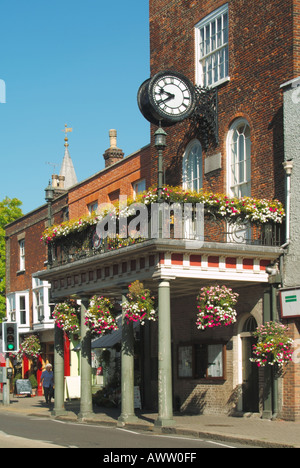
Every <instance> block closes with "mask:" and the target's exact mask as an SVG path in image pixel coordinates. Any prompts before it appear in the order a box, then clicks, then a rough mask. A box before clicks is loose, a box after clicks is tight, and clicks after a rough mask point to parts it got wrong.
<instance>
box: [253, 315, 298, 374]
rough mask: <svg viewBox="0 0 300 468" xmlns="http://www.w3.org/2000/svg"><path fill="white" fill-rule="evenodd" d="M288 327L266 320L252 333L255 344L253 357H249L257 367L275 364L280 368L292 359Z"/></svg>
mask: <svg viewBox="0 0 300 468" xmlns="http://www.w3.org/2000/svg"><path fill="white" fill-rule="evenodd" d="M288 330H289V329H288V327H287V326H285V325H283V324H281V323H278V322H267V323H266V324H264V325H261V326H260V327H258V328H257V330H256V331H255V332H254V333H253V336H254V337H255V338H257V344H255V345H253V355H254V357H253V358H251V359H250V361H251V362H255V363H256V364H257V365H258V367H265V366H267V365H269V366H276V367H278V368H279V370H280V369H282V368H283V366H284V364H287V363H288V362H290V361H291V360H292V354H293V351H292V345H293V340H292V339H291V338H289V336H288Z"/></svg>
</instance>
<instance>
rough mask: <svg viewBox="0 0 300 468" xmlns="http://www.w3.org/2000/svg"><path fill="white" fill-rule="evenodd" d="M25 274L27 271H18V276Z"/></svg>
mask: <svg viewBox="0 0 300 468" xmlns="http://www.w3.org/2000/svg"><path fill="white" fill-rule="evenodd" d="M25 273H26V270H18V271H17V273H16V275H17V276H20V275H24V274H25Z"/></svg>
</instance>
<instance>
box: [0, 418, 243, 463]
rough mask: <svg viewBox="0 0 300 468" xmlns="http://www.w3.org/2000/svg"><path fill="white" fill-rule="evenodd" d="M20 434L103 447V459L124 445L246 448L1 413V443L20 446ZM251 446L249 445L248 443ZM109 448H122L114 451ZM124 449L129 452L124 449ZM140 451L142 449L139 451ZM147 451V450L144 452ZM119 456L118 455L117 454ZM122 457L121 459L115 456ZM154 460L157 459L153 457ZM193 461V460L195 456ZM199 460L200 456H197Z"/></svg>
mask: <svg viewBox="0 0 300 468" xmlns="http://www.w3.org/2000/svg"><path fill="white" fill-rule="evenodd" d="M8 435H10V436H17V437H22V438H25V439H27V447H28V448H31V447H37V444H36V441H40V442H47V443H48V444H53V448H56V447H57V446H59V447H65V448H100V449H103V451H102V455H101V456H103V457H105V456H106V457H108V458H107V459H106V460H104V459H103V461H107V462H111V461H113V460H112V457H113V456H114V455H113V454H114V453H118V454H119V453H120V449H147V448H148V449H159V451H160V453H161V449H176V451H174V450H172V451H171V453H173V454H174V453H177V452H178V451H179V452H180V450H181V449H182V450H183V453H195V454H197V453H198V450H200V449H201V448H243V446H242V445H239V444H235V443H226V442H224V443H222V442H217V441H213V440H204V439H197V438H193V437H184V436H176V435H162V434H155V433H151V432H142V431H138V430H127V429H121V428H112V427H105V426H98V425H92V424H90V425H89V424H79V423H71V422H62V421H57V420H52V419H49V418H41V417H34V416H23V415H15V414H10V413H6V412H1V414H0V447H1V448H20V447H19V445H20V446H22V447H23V444H25V446H26V441H24V440H23V441H22V445H21V444H19V441H18V439H13V438H12V439H11V438H10V437H7V436H8ZM247 448H249V446H247ZM107 449H119V450H118V451H117V452H116V451H114V452H110V451H108V450H107ZM124 453H129V452H126V450H124ZM137 453H138V452H137ZM143 454H144V452H143ZM115 456H117V455H115ZM145 456H146V455H145ZM115 461H118V460H115ZM149 461H153V460H149ZM191 461H192V460H191ZM195 461H196V460H195Z"/></svg>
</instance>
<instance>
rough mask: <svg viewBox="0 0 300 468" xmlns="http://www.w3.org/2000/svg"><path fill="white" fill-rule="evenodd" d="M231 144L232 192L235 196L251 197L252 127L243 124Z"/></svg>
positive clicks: (238, 128) (235, 131)
mask: <svg viewBox="0 0 300 468" xmlns="http://www.w3.org/2000/svg"><path fill="white" fill-rule="evenodd" d="M231 138H232V140H231V143H230V151H231V155H230V159H231V173H230V177H231V180H230V191H231V192H232V195H233V196H237V197H242V196H250V195H251V138H250V127H249V125H247V123H242V124H240V125H238V126H237V127H236V129H235V130H234V131H233V133H232V137H231Z"/></svg>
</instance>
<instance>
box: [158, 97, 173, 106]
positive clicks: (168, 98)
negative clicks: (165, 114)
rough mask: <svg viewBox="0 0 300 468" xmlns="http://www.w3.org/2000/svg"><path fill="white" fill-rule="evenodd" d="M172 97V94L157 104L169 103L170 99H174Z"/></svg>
mask: <svg viewBox="0 0 300 468" xmlns="http://www.w3.org/2000/svg"><path fill="white" fill-rule="evenodd" d="M174 97H175V96H174V95H173V94H172V95H171V96H169V97H167V98H166V99H161V100H160V101H157V104H158V105H160V104H164V103H165V102H168V101H171V99H174Z"/></svg>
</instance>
